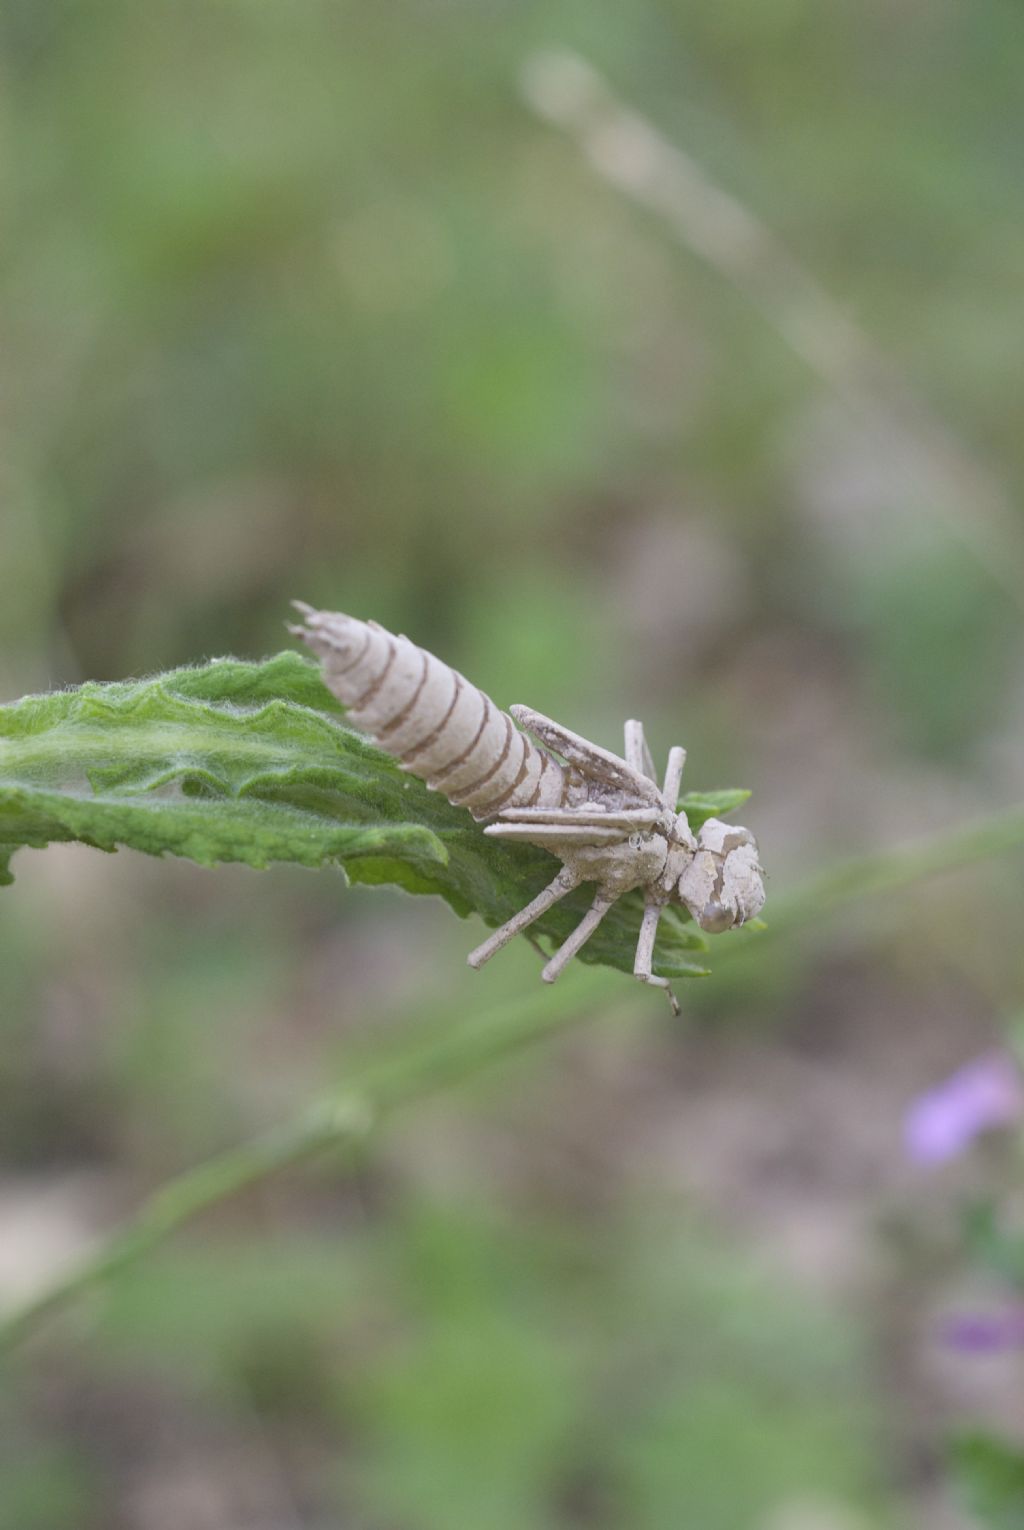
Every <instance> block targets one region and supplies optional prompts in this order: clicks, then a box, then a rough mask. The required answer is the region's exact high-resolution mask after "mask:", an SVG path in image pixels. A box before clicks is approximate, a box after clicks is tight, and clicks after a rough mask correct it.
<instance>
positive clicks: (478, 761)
mask: <svg viewBox="0 0 1024 1530" xmlns="http://www.w3.org/2000/svg"><path fill="white" fill-rule="evenodd" d="M299 609H300V610H301V612H302V614H303V622H302V625H301V626H298V627H296V628H295V629H294V630H295V632H296V634H297V635H298V636H299V637H301V638H302V639H303V640H304V641H305V642H306V643H308V644H309V646H310V648H312V649H313V651H314V653H316V654H317V655H318V656H319V657H320V658H321V659H322V661H323V676H324V683H325V684H326V685H327V687H328V689H329V690H331V691H332V692H333V693H334V695H335V696H337V698H338V700H339V701H341V702H342V703H343V704H344V706H345V707H346V708H347V710H348V719H349V721H351V722H352V723H354V724H355V726H356V727H357V728H360V729H361V730H362V731H363V732H365V733H368V734H370V736H371V737H372V738H373V739H374V740H375V742H376V743H377V744H378V745H379V746H380V748H382V749H386V750H387V752H388V753H389V754H392V755H394V756H395V758H396V759H397V760H398V761H399V762H400V764H401V765H402V767H403V769H405V770H409V771H411V772H412V773H413V774H414V775H417V776H419V777H420V778H421V779H422V780H424V781H426V783H427V785H428V786H429V787H430V788H431V789H432V790H436V791H439V792H441V793H443V795H444V796H445V797H447V798H448V799H449V801H450V802H453V803H455V804H456V805H457V806H459V807H465V808H468V810H469V811H470V812H471V813H472V815H473V817H474V818H478V819H483V818H490V817H492V816H493V815H494V814H495V813H498V812H500V811H501V810H502V809H503V808H508V807H559V806H561V805H562V804H563V802H564V801H565V797H566V786H567V782H566V777H565V772H564V770H563V767H562V766H561V764H560V763H559V761H558V760H557V759H555V757H554V756H553V755H552V754H549V753H548V751H547V750H546V749H542V748H540V747H539V746H538V745H537V744H535V743H534V742H533V740H532V739H530V738H528V737H527V735H526V734H525V733H522V732H520V730H519V729H518V728H517V727H516V725H515V723H514V722H513V721H512V719H511V717H509V715H508V714H507V713H506V712H502V711H501V710H500V709H499V708H498V707H496V706H495V704H494V702H493V701H491V700H490V698H489V697H488V696H485V695H484V693H483V691H481V690H478V689H477V687H476V686H475V685H470V683H469V681H468V680H466V679H465V678H464V677H463V676H462V675H460V674H459V673H458V671H457V670H454V669H452V668H451V667H450V666H449V665H447V664H444V663H442V661H441V660H440V659H438V658H435V656H434V655H433V654H431V653H427V651H426V650H425V649H423V648H419V647H417V645H416V644H415V643H411V642H410V641H409V639H408V638H406V637H396V636H395V635H394V634H393V633H391V632H387V631H385V629H384V628H383V627H380V626H378V625H377V623H376V622H361V621H358V620H356V619H355V618H354V617H351V616H343V615H342V614H341V613H340V612H333V611H314V610H312V609H311V608H310V607H308V606H299Z"/></svg>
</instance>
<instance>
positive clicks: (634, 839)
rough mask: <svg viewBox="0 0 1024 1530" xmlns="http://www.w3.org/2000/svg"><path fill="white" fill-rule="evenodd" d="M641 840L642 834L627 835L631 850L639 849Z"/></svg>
mask: <svg viewBox="0 0 1024 1530" xmlns="http://www.w3.org/2000/svg"><path fill="white" fill-rule="evenodd" d="M643 842H644V841H643V835H642V834H631V835H630V836H629V848H630V849H631V850H639V849H640V846H641V845H642V844H643Z"/></svg>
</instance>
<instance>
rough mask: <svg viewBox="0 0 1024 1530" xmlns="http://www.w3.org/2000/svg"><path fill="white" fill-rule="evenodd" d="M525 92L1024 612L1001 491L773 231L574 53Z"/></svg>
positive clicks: (550, 55)
mask: <svg viewBox="0 0 1024 1530" xmlns="http://www.w3.org/2000/svg"><path fill="white" fill-rule="evenodd" d="M522 93H523V97H524V99H525V101H526V103H527V105H528V106H529V107H530V108H531V110H533V111H534V112H536V113H537V115H538V116H540V117H542V118H544V119H545V120H546V121H548V122H551V123H553V124H554V125H555V126H557V127H558V128H560V129H562V130H563V131H564V132H566V133H567V134H569V135H570V136H571V137H572V138H573V139H574V140H575V141H576V143H577V144H578V145H579V147H580V149H581V150H582V152H583V154H584V156H585V157H586V159H587V160H588V161H589V163H590V165H591V166H592V167H593V169H594V170H595V171H596V172H597V174H598V175H600V176H601V178H602V179H603V180H604V181H606V182H607V183H608V184H609V185H611V186H613V187H614V188H615V189H616V190H617V191H619V192H621V193H623V194H624V195H625V196H627V197H629V198H630V199H631V200H632V201H633V202H636V203H637V204H638V205H639V206H641V207H644V208H646V209H647V211H648V212H651V213H654V214H655V216H656V217H658V218H660V219H661V221H662V222H663V223H664V224H665V225H666V226H667V227H668V229H669V230H670V232H671V234H672V236H673V238H674V239H675V241H676V243H677V244H679V245H681V246H682V247H683V248H684V249H686V250H688V251H689V252H690V253H691V254H693V255H696V256H697V257H698V258H699V259H700V260H703V261H705V262H706V263H707V264H708V265H710V266H711V267H712V268H713V269H714V270H715V271H717V272H718V274H719V275H720V276H723V277H724V278H725V279H726V280H727V281H729V282H731V283H732V284H733V286H734V287H736V288H737V290H738V291H740V292H742V293H743V295H744V297H745V298H746V299H747V300H748V301H749V302H750V303H751V304H753V306H754V307H755V308H756V309H757V310H758V311H759V312H760V313H761V314H762V316H763V317H764V318H765V320H766V321H767V322H768V323H769V324H770V325H771V326H772V328H773V329H774V330H775V332H776V333H777V334H778V335H779V336H780V337H781V338H782V340H783V341H784V343H785V344H786V345H787V346H788V347H789V348H790V349H791V350H792V351H793V352H794V354H795V355H797V356H799V357H800V359H801V360H802V361H803V362H804V364H805V365H806V366H808V367H809V368H810V369H811V371H812V372H814V373H815V375H816V376H817V377H818V378H820V379H821V381H822V382H824V383H825V384H826V386H827V387H828V388H829V389H830V390H831V391H832V392H834V393H835V394H837V395H838V396H839V397H840V398H841V399H842V400H843V401H844V403H845V404H846V405H847V407H848V408H849V409H850V411H851V412H852V413H853V414H854V415H855V416H856V418H857V419H858V420H859V421H860V423H861V426H862V428H864V429H865V430H866V431H867V433H868V434H869V435H870V436H871V437H874V438H876V440H877V443H878V445H879V446H880V447H881V448H882V449H883V450H884V449H886V448H887V447H888V446H889V445H890V443H892V441H893V440H894V438H895V439H896V440H897V441H899V440H900V439H902V441H903V443H904V446H905V448H906V449H905V450H904V451H903V452H901V453H899V454H897V455H894V454H893V453H892V451H891V450H888V451H886V457H887V471H888V474H889V477H890V480H893V481H896V480H898V479H902V480H903V481H902V483H901V484H900V487H902V488H903V490H904V491H905V495H904V497H905V501H906V503H907V505H908V506H909V505H911V504H913V503H915V501H916V502H917V503H918V504H920V505H921V506H923V507H926V509H925V512H924V513H926V514H928V515H929V516H931V517H938V518H941V520H942V522H943V524H944V525H945V527H946V529H947V531H949V532H950V533H951V534H952V535H953V536H954V537H955V538H956V540H957V541H958V542H960V543H961V544H963V545H964V546H965V547H966V549H967V550H968V551H969V552H970V553H971V554H972V555H973V557H974V558H975V559H976V560H977V561H978V562H979V563H980V564H981V565H982V567H984V568H985V570H986V571H987V573H988V575H989V577H990V578H991V579H992V580H994V581H995V583H996V584H997V585H999V586H1000V587H1001V588H1003V589H1004V590H1005V591H1006V592H1007V593H1008V594H1009V595H1010V596H1011V597H1012V599H1013V600H1014V602H1015V603H1016V604H1017V606H1018V607H1021V608H1024V537H1022V534H1021V530H1020V524H1019V520H1018V517H1017V514H1016V509H1015V507H1014V505H1013V503H1012V500H1011V498H1010V495H1009V493H1008V492H1007V490H1006V488H1005V486H1004V485H1003V484H1002V483H1001V482H1000V481H999V479H998V478H997V477H996V476H995V475H994V474H993V473H992V472H991V470H990V469H989V468H988V467H987V465H986V464H985V463H983V462H981V461H979V460H978V457H977V456H976V454H975V452H974V451H973V450H972V448H971V447H970V446H969V445H968V444H967V443H965V442H964V441H963V440H961V439H960V438H959V437H958V436H957V435H956V434H955V433H954V432H953V431H951V430H950V429H949V427H948V426H947V425H946V424H945V422H944V421H942V420H939V419H937V418H936V417H935V416H934V415H933V414H932V412H931V411H930V409H929V408H928V407H927V405H926V404H924V403H923V402H922V401H921V399H920V398H919V397H918V396H917V394H916V392H915V391H914V390H913V388H912V387H911V386H910V385H909V384H908V383H907V380H906V378H905V377H903V375H902V374H901V373H900V371H899V370H898V368H897V367H895V366H894V365H893V364H892V362H891V361H890V359H889V357H888V356H887V355H886V354H885V352H884V351H883V350H882V348H881V347H880V346H879V345H878V344H877V343H876V342H875V340H874V339H873V338H872V336H871V335H869V334H868V333H867V332H866V331H865V330H863V329H862V328H861V327H860V326H859V325H858V324H857V323H856V322H855V321H854V320H853V319H852V318H851V317H850V316H849V314H848V313H847V312H846V310H845V309H844V308H843V307H842V305H841V304H840V303H838V302H837V301H836V300H835V299H834V298H833V297H832V296H831V294H830V293H829V292H827V291H826V290H825V289H824V288H823V287H822V286H821V285H820V284H819V282H818V281H817V280H816V279H815V277H814V276H813V275H812V274H811V272H810V271H809V270H808V269H807V267H806V266H804V265H803V264H802V262H801V261H800V260H799V259H798V258H797V256H796V255H794V253H793V251H792V250H791V249H789V247H788V246H787V245H786V243H785V242H784V240H782V239H781V238H780V237H779V235H778V234H777V233H776V232H775V230H774V229H772V228H770V227H769V226H768V225H767V224H766V223H764V222H763V221H762V220H761V219H760V218H759V217H758V216H757V214H756V213H754V212H752V211H751V210H750V208H748V207H746V206H745V205H744V204H743V203H742V202H741V201H740V200H739V199H738V198H737V197H735V196H734V195H732V193H730V192H728V191H724V190H723V189H722V188H721V187H720V186H718V185H716V184H715V182H714V180H712V178H711V177H710V176H709V175H708V173H707V171H706V170H705V169H704V168H703V167H702V166H701V165H699V164H697V162H696V161H695V160H694V159H692V158H691V156H690V155H689V154H687V153H686V152H685V150H683V149H681V148H679V147H678V146H677V145H676V144H673V143H670V142H669V140H668V139H667V138H666V137H665V136H664V135H663V134H662V133H660V132H659V131H658V129H657V128H656V127H655V126H654V124H653V123H651V122H649V121H648V120H647V118H646V117H644V116H642V115H641V114H640V113H639V112H637V111H635V110H634V109H632V108H631V107H628V106H626V105H625V104H624V103H623V102H622V101H620V100H619V99H618V98H617V97H616V95H615V93H614V92H613V90H612V89H611V87H610V86H609V84H608V82H607V80H605V79H604V78H603V77H602V76H601V75H600V74H599V73H598V72H597V70H596V69H594V68H593V66H592V65H591V64H589V63H588V62H587V61H586V60H585V59H583V58H581V57H580V55H579V54H577V53H573V52H571V51H569V50H558V51H555V50H552V51H549V52H543V53H538V54H535V55H534V56H533V57H532V58H531V59H529V60H528V62H527V65H526V67H525V69H524V71H523V76H522ZM915 491H916V492H915ZM965 507H969V510H967V511H965Z"/></svg>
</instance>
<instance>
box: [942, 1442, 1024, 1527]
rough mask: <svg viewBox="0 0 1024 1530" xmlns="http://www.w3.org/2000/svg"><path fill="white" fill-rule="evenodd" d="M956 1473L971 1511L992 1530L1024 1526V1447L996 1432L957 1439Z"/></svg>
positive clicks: (955, 1451)
mask: <svg viewBox="0 0 1024 1530" xmlns="http://www.w3.org/2000/svg"><path fill="white" fill-rule="evenodd" d="M953 1473H954V1476H955V1478H956V1482H957V1485H958V1487H959V1489H960V1493H961V1496H962V1498H963V1500H964V1503H965V1504H966V1506H967V1508H968V1510H969V1511H970V1513H972V1514H974V1515H975V1516H976V1517H977V1519H978V1521H979V1522H980V1523H981V1524H982V1525H985V1526H987V1527H988V1530H1024V1451H1021V1450H1019V1449H1018V1448H1017V1447H1016V1446H1014V1445H1008V1444H1006V1443H1005V1442H1004V1441H1002V1440H997V1439H995V1438H994V1437H993V1436H992V1435H988V1434H982V1433H980V1432H979V1433H975V1434H964V1435H961V1436H960V1437H959V1438H958V1439H956V1440H954V1441H953Z"/></svg>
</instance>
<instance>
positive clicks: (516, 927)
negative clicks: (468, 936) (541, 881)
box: [466, 866, 579, 967]
mask: <svg viewBox="0 0 1024 1530" xmlns="http://www.w3.org/2000/svg"><path fill="white" fill-rule="evenodd" d="M578 885H579V878H578V877H576V876H574V875H573V873H572V872H571V871H569V870H568V868H567V867H565V866H563V867H562V869H561V871H560V872H559V873H558V875H557V877H556V878H555V880H554V881H553V882H549V883H548V885H547V887H545V889H544V891H543V892H542V893H538V894H537V896H536V897H535V898H534V899H533V901H532V903H528V904H527V905H526V907H525V908H521V909H520V910H519V912H518V914H513V915H512V918H511V919H508V920H506V922H505V923H504V924H503V925H502V926H501V928H500V929H497V930H495V932H494V934H493V935H489V936H488V938H487V939H486V940H485V941H484V942H483V944H482V945H479V946H477V948H476V950H475V951H470V953H469V955H468V956H467V957H466V961H467V962H468V963H469V965H470V966H471V967H482V966H483V964H484V962H489V961H490V959H491V957H492V956H494V954H495V953H496V952H497V951H500V950H501V948H502V946H507V945H508V943H509V941H510V940H511V939H512V938H513V936H515V935H518V934H519V932H520V930H525V929H526V928H527V926H528V925H531V924H532V923H533V921H534V920H535V919H539V918H540V916H541V914H544V913H546V912H547V910H548V909H549V908H551V906H552V905H553V904H555V903H557V902H558V900H559V898H564V897H565V895H566V893H570V892H572V890H573V888H574V887H576V886H578Z"/></svg>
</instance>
